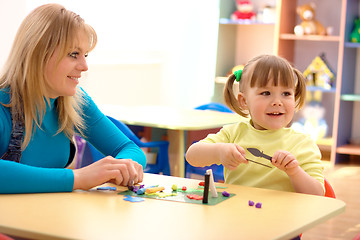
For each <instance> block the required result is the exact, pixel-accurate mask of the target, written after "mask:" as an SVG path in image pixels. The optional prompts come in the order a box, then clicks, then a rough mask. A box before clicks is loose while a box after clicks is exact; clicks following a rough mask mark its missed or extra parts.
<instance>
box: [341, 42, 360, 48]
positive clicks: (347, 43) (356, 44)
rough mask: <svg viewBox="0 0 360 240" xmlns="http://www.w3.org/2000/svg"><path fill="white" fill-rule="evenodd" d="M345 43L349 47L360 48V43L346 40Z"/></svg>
mask: <svg viewBox="0 0 360 240" xmlns="http://www.w3.org/2000/svg"><path fill="white" fill-rule="evenodd" d="M344 45H345V47H347V48H360V43H353V42H346V43H345V44H344Z"/></svg>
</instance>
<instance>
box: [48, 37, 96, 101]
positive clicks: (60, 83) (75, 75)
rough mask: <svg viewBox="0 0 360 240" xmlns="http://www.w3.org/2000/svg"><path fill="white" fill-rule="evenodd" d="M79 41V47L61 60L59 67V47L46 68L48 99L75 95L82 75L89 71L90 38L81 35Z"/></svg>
mask: <svg viewBox="0 0 360 240" xmlns="http://www.w3.org/2000/svg"><path fill="white" fill-rule="evenodd" d="M78 39H79V41H78V43H79V44H78V46H76V47H75V48H74V49H73V50H70V52H69V54H68V55H67V56H65V57H64V58H63V59H61V60H60V62H59V63H58V65H56V60H57V57H58V55H59V47H58V48H57V49H56V50H55V52H54V54H53V55H52V56H51V58H50V60H49V63H48V64H47V66H46V67H45V74H46V77H47V81H48V82H47V86H48V87H47V94H48V96H47V97H49V98H57V97H59V96H74V95H75V93H76V87H77V85H78V84H79V78H80V77H81V73H82V72H84V71H87V70H88V66H87V63H86V59H85V58H86V56H87V51H88V48H89V44H88V38H87V36H86V35H85V33H79V35H78Z"/></svg>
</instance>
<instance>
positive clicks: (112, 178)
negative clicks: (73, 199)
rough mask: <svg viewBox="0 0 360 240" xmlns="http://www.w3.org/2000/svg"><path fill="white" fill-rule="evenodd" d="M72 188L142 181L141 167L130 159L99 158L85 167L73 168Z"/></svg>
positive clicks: (121, 184) (84, 188)
mask: <svg viewBox="0 0 360 240" xmlns="http://www.w3.org/2000/svg"><path fill="white" fill-rule="evenodd" d="M73 172H74V187H73V189H74V190H75V189H83V190H88V189H90V188H93V187H95V186H98V185H101V184H103V183H106V182H110V183H114V184H116V185H119V186H128V185H130V184H131V183H133V184H136V183H139V182H142V181H143V168H142V166H141V165H140V164H138V163H137V162H135V161H133V160H131V159H115V158H113V157H111V156H108V157H105V158H103V159H100V160H99V161H97V162H94V163H92V164H90V165H88V166H86V167H83V168H80V169H75V170H73Z"/></svg>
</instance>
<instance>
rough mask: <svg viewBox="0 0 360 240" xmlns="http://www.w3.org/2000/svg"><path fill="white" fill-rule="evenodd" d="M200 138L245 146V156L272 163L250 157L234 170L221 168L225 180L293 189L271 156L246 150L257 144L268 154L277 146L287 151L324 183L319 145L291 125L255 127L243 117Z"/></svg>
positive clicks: (303, 167)
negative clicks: (290, 126)
mask: <svg viewBox="0 0 360 240" xmlns="http://www.w3.org/2000/svg"><path fill="white" fill-rule="evenodd" d="M201 142H206V143H220V142H221V143H236V144H238V145H239V146H241V147H243V148H244V149H245V151H246V158H248V159H250V160H254V161H256V162H260V163H262V164H266V165H268V166H271V167H272V168H267V167H264V166H261V165H259V164H256V163H252V162H250V161H249V163H248V164H240V165H239V166H238V167H237V169H235V170H229V169H227V168H224V177H225V183H229V184H238V185H244V186H250V187H259V188H267V189H275V190H282V191H289V192H294V191H295V190H294V188H293V186H292V184H291V182H290V179H289V177H288V176H287V174H286V173H285V172H284V171H282V170H280V169H278V168H276V167H274V166H273V165H272V164H271V162H270V160H268V159H266V158H263V157H256V156H254V155H253V154H251V153H250V152H249V151H248V150H247V148H256V149H258V150H259V151H260V152H263V153H264V154H266V155H269V156H273V155H274V153H275V152H276V151H277V150H285V151H288V152H290V153H291V154H293V155H294V156H295V158H296V159H297V160H298V162H299V165H300V167H301V168H302V169H304V170H305V172H307V173H308V174H309V175H310V176H311V177H313V178H315V179H316V180H318V181H319V182H321V184H323V185H324V175H323V170H324V167H323V165H322V163H321V153H320V150H319V148H318V146H317V145H316V143H315V142H314V141H313V140H312V139H311V138H310V136H308V135H305V134H303V133H300V132H296V131H295V130H293V129H291V128H282V129H279V130H257V129H255V128H254V127H253V126H252V125H251V123H250V121H245V122H240V123H236V124H230V125H226V126H224V127H223V128H222V129H221V130H220V131H219V132H218V133H216V134H209V135H208V136H207V137H206V138H205V139H203V140H201Z"/></svg>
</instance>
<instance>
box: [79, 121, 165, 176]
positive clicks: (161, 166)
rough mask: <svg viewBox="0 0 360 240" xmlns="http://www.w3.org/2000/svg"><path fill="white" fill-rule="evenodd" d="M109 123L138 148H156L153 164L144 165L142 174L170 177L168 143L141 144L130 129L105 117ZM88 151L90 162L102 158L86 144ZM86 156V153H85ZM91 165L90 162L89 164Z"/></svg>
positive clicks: (94, 149) (101, 155) (93, 148)
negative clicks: (160, 174)
mask: <svg viewBox="0 0 360 240" xmlns="http://www.w3.org/2000/svg"><path fill="white" fill-rule="evenodd" d="M107 117H108V118H109V119H110V121H111V122H113V123H114V124H115V126H116V127H118V128H119V129H120V130H121V131H122V132H123V133H124V134H125V135H126V136H127V137H128V138H129V139H130V140H131V141H133V142H134V143H135V144H136V145H137V146H138V147H140V148H157V149H158V153H157V157H156V163H155V164H150V163H148V164H146V168H145V169H144V172H147V173H156V174H159V173H162V174H164V175H170V164H169V142H168V141H153V142H142V141H141V140H140V139H139V138H138V137H137V136H136V135H135V134H134V133H133V131H131V129H130V128H129V127H128V126H127V125H126V124H125V123H123V122H121V121H119V120H116V119H114V118H112V117H110V116H107ZM87 146H88V149H89V150H90V156H91V158H92V162H95V161H98V160H100V159H102V158H103V157H104V155H103V154H102V153H101V152H99V151H98V150H97V149H96V148H95V147H94V146H93V145H91V144H90V143H87ZM85 155H86V153H85ZM90 163H91V162H90Z"/></svg>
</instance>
